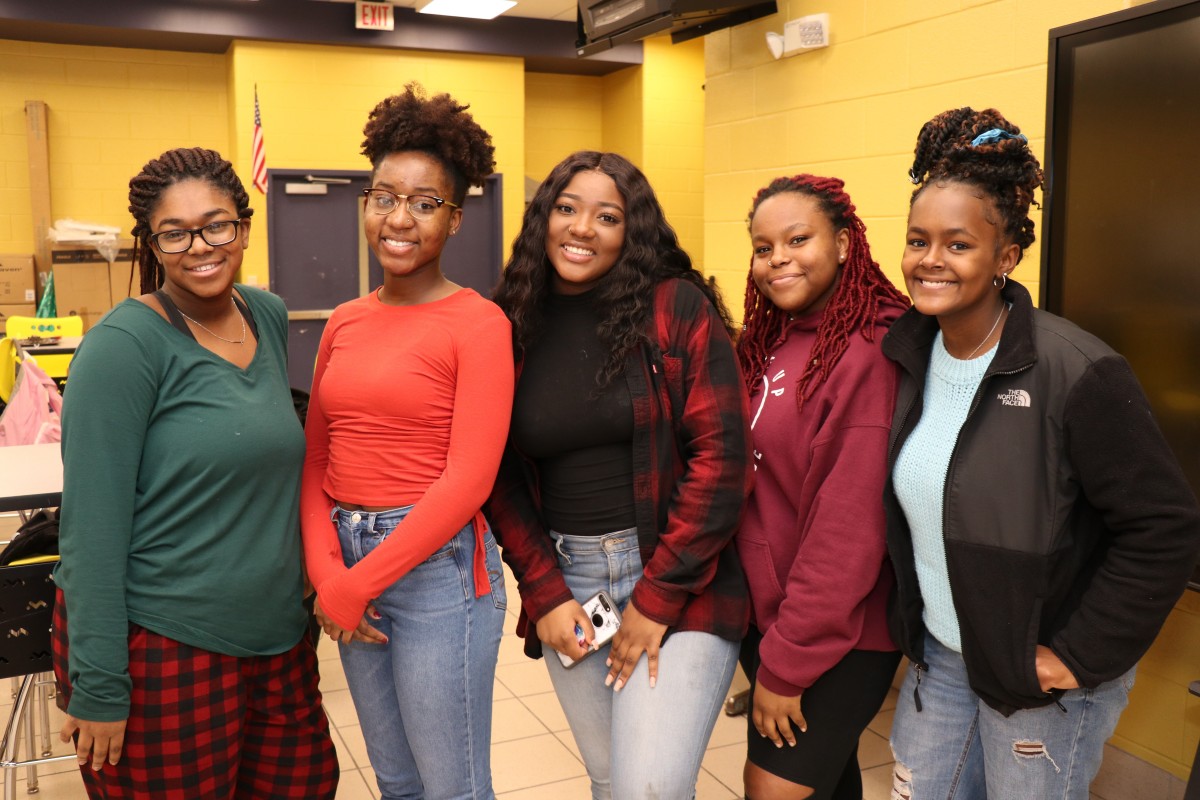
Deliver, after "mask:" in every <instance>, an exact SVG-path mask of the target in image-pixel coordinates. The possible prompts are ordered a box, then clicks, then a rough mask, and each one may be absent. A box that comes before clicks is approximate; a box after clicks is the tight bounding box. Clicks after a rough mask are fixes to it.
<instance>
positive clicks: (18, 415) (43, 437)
mask: <svg viewBox="0 0 1200 800" xmlns="http://www.w3.org/2000/svg"><path fill="white" fill-rule="evenodd" d="M62 406H63V399H62V395H61V394H59V392H58V387H57V386H55V384H54V381H53V380H51V378H50V376H48V375H47V374H46V373H45V372H44V371H43V370H42V368H41V367H39V366H38V365H37V363H36V362H34V361H33V359H26V360H25V361H22V362H21V367H20V370H19V371H18V372H17V380H16V383H15V384H13V391H12V396H11V397H9V399H8V406H7V407H6V408H5V409H4V414H3V415H0V446H11V445H21V444H45V443H49V442H57V441H61V440H62V423H61V419H62Z"/></svg>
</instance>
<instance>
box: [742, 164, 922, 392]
mask: <svg viewBox="0 0 1200 800" xmlns="http://www.w3.org/2000/svg"><path fill="white" fill-rule="evenodd" d="M783 192H796V193H797V194H802V195H807V196H809V197H812V198H813V199H815V200H816V201H817V204H818V205H819V207H820V208H821V210H822V211H823V212H824V213H825V214H826V215H828V217H829V220H830V222H832V223H833V229H834V231H840V230H842V229H846V230H847V231H849V233H850V249H849V252H848V253H847V255H846V263H845V264H844V265H843V266H842V268H841V269H842V275H841V279H840V281H839V282H838V286H837V288H836V289H835V290H834V293H833V296H832V297H831V298H830V299H829V304H828V305H827V306H826V307H825V313H824V315H823V316H822V317H821V322H820V323H819V324H818V325H817V341H816V342H815V343H814V344H813V350H812V358H811V359H809V362H808V364H807V365H806V366H805V368H804V372H803V373H801V375H800V377H799V379H797V381H796V406H797V408H800V407H802V406H803V405H804V399H805V398H806V397H808V396H810V395H811V394H812V393H813V392H814V391H816V388H817V387H818V386H819V385H820V384H822V383H824V382H825V379H826V378H827V377H829V372H830V371H831V370H832V369H833V368H834V366H835V365H837V362H838V360H839V359H840V358H841V357H842V354H843V353H844V352H846V346H847V344H848V342H849V339H850V335H851V334H852V333H854V332H855V331H859V332H861V333H862V336H863V338H864V339H866V340H867V341H872V340H874V338H875V321H876V319H877V318H878V315H879V304H880V303H884V304H891V305H895V306H897V307H899V308H902V309H903V308H907V307H908V305H909V301H908V298H906V297H905V296H904V295H903V294H901V293H900V292H899V291H897V289H896V287H895V286H893V285H892V282H891V281H889V280H888V279H887V276H886V275H884V274H883V272H882V271H881V270H880V269H879V264H877V263H876V262H875V261H874V259H872V258H871V248H870V246H869V245H868V244H867V235H866V231H867V226H866V225H864V224H863V221H862V220H861V219H859V217H858V215H857V214H855V213H854V203H852V202H851V201H850V195H848V194H846V190H845V184H843V183H842V181H841V180H839V179H837V178H822V177H818V176H815V175H796V176H795V177H791V178H776V179H775V180H773V181H771V183H770V184H769V185H768V186H766V187H765V188H763V189H761V190H759V192H758V194H757V195H756V196H755V198H754V205H753V207H752V208H751V209H750V217H749V219H750V221H753V220H754V214H755V212H756V211H758V207H759V206H760V205H761V204H762V202H763V201H764V200H766V199H767V198H768V197H774V196H775V195H777V194H782V193H783ZM742 320H743V324H742V335H741V336H740V337H739V338H738V343H737V354H738V361H739V362H740V363H741V366H742V373H743V374H744V375H745V378H746V388H747V389H748V390H749V391H753V390H754V387H755V386H757V385H758V382H759V380H761V379H762V376H763V374H764V373H765V372H766V369H767V363H768V361H769V360H770V357H771V351H772V349H774V347H775V345H776V344H777V343H778V342H779V337H780V336H781V335H782V333H783V329H784V326H785V325H786V324H787V322H788V315H787V313H786V312H784V311H781V310H780V309H779V308H778V307H777V306H776V305H775V304H774V303H772V302H771V301H770V300H768V299H767V298H766V297H764V296H763V294H762V293H761V292H760V291H759V290H758V287H757V286H756V285H755V284H754V277H753V274H750V275H748V276H747V278H746V308H745V315H744V316H743V318H742Z"/></svg>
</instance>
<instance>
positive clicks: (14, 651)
mask: <svg viewBox="0 0 1200 800" xmlns="http://www.w3.org/2000/svg"><path fill="white" fill-rule="evenodd" d="M57 563H58V562H57V560H54V561H48V562H42V563H36V564H26V565H23V566H15V567H0V678H20V687H19V688H18V689H17V692H16V698H15V699H14V701H13V710H12V713H11V714H10V715H9V718H8V723H7V724H6V725H5V726H4V734H3V738H0V769H2V770H4V795H3V797H4V800H14V798H15V797H16V789H17V774H16V772H15V770H16V769H19V768H20V767H26V768H28V770H29V786H28V788H29V791H30V792H31V793H32V792H36V791H37V765H38V764H47V763H50V762H52V761H64V760H66V759H68V758H70V759H74V758H75V755H74V754H73V753H71V754H68V755H64V756H54V757H48V754H49V734H50V732H49V715H48V713H47V711H46V702H47V700H46V697H47V687H48V686H50V685H53V682H54V681H53V678H52V676H51V675H49V674H48V673H50V671H51V670H52V669H53V666H52V663H51V656H50V621H51V619H52V618H53V615H54V579H53V578H52V577H51V573H52V572H53V570H54V566H55V564H57ZM34 696H38V697H39V698H40V699H41V702H40V703H35V701H34V700H33V698H34ZM39 709H40V710H41V712H42V731H43V744H42V750H41V754H40V757H38V753H37V750H36V748H37V745H36V742H35V741H34V740H35V738H36V733H35V727H34V718H33V713H34V712H35V711H36V710H39ZM22 722H24V723H25V735H26V739H27V741H28V753H29V758H27V759H26V760H24V761H19V760H17V749H18V745H19V742H20V730H21V723H22Z"/></svg>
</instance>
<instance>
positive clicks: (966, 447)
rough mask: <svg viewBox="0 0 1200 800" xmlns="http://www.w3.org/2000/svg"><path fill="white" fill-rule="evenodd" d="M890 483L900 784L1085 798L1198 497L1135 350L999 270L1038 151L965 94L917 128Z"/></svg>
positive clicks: (1185, 557) (891, 351)
mask: <svg viewBox="0 0 1200 800" xmlns="http://www.w3.org/2000/svg"><path fill="white" fill-rule="evenodd" d="M911 178H912V180H913V182H914V183H916V184H917V189H916V191H915V192H914V193H913V200H912V206H911V209H910V211H909V219H908V233H907V245H906V247H905V251H904V258H903V262H902V270H903V273H904V279H905V283H906V286H907V289H908V292H909V294H910V295H911V297H912V300H913V308H912V309H910V310H909V311H908V312H907V313H906V314H905V315H904V316H903V317H901V318H900V319H899V320H897V321H896V323H895V324H894V325H893V326H892V328H891V330H890V332H889V333H888V335H887V337H886V338H885V340H884V353H885V354H886V355H887V356H888V357H890V358H892V359H893V360H894V361H896V362H897V363H898V364H899V365H900V366H901V368H902V377H901V383H900V394H899V398H898V400H897V404H896V417H895V419H894V420H893V426H892V442H891V445H890V447H889V465H890V471H891V476H890V477H891V479H890V481H889V484H888V488H887V490H886V492H885V502H886V504H887V512H888V548H889V551H890V554H891V558H892V561H893V563H894V565H895V568H896V573H897V597H896V598H895V602H893V603H892V607H891V614H890V617H891V620H890V622H891V628H892V635H893V637H894V638H895V640H896V643H897V644H898V645H899V646H900V647H901V649H902V650H903V651H904V652H905V654H906V655H907V656H908V657H909V659H910V660H911V661H912V663H913V668H912V669H911V670H910V671H909V674H908V676H907V678H906V681H905V686H904V688H903V689H902V690H901V692H900V701H899V706H898V708H897V711H896V717H895V722H894V725H893V729H892V747H893V750H894V751H895V754H896V766H895V796H897V797H903V798H912V799H913V800H924V799H925V798H938V800H944V799H945V798H949V797H954V798H966V799H968V800H969V799H970V798H980V799H982V798H985V797H986V798H988V800H998V799H1005V798H1013V799H1014V800H1016V799H1017V798H1021V799H1023V800H1025V799H1027V798H1046V799H1048V798H1081V799H1085V798H1087V796H1088V786H1089V784H1090V783H1091V780H1092V778H1093V777H1094V776H1095V774H1096V772H1097V770H1098V769H1099V766H1100V759H1101V756H1102V753H1103V746H1104V742H1105V741H1106V740H1107V739H1108V738H1109V736H1110V735H1111V734H1112V732H1113V729H1114V728H1115V727H1116V724H1117V719H1118V718H1119V716H1120V714H1121V711H1122V710H1123V709H1124V707H1125V705H1126V702H1127V699H1128V693H1129V689H1130V688H1131V687H1132V685H1133V675H1134V666H1135V664H1136V663H1137V661H1138V659H1139V658H1140V657H1141V656H1142V654H1143V653H1144V652H1145V651H1146V650H1147V649H1148V648H1149V646H1150V644H1151V643H1152V642H1153V640H1154V637H1155V635H1156V634H1157V632H1158V629H1159V628H1160V627H1161V625H1162V623H1163V621H1164V620H1165V619H1166V616H1167V614H1168V613H1169V612H1170V610H1171V608H1172V606H1173V605H1174V603H1175V601H1176V600H1177V599H1178V597H1179V595H1180V593H1181V592H1182V591H1183V588H1184V586H1185V584H1186V582H1187V578H1188V575H1189V573H1190V571H1191V565H1192V564H1193V563H1194V561H1195V555H1196V547H1197V544H1198V540H1200V509H1198V508H1197V504H1196V498H1195V496H1194V495H1193V493H1192V491H1191V489H1190V488H1189V486H1188V484H1187V481H1186V479H1185V478H1184V475H1183V473H1182V471H1181V470H1180V468H1179V465H1178V464H1177V462H1176V461H1175V458H1174V456H1173V455H1172V453H1171V451H1170V449H1169V448H1168V446H1167V444H1166V442H1165V441H1164V439H1163V437H1162V435H1161V433H1160V432H1159V430H1158V427H1157V425H1156V424H1155V422H1154V419H1153V417H1152V415H1151V413H1150V408H1149V405H1148V403H1147V401H1146V397H1145V395H1144V394H1143V392H1142V390H1141V388H1140V387H1139V386H1138V383H1137V380H1136V379H1135V378H1134V376H1133V373H1132V372H1131V370H1130V368H1129V365H1128V364H1127V363H1126V361H1125V360H1124V359H1123V358H1121V356H1120V355H1118V354H1117V353H1115V352H1114V351H1113V350H1112V349H1111V348H1109V347H1108V346H1107V345H1105V344H1104V343H1103V342H1101V341H1099V340H1098V339H1096V338H1095V337H1094V336H1091V335H1090V334H1088V333H1086V332H1084V331H1082V330H1080V329H1079V328H1077V327H1076V326H1074V325H1072V324H1071V323H1069V322H1067V321H1065V320H1063V319H1061V318H1059V317H1055V316H1054V315H1052V314H1048V313H1046V312H1043V311H1039V310H1037V309H1035V308H1033V304H1032V301H1031V299H1030V297H1029V293H1028V292H1027V291H1026V290H1025V289H1024V288H1023V287H1022V286H1020V285H1019V284H1017V283H1016V282H1014V281H1012V280H1011V279H1010V278H1009V275H1010V273H1011V272H1012V271H1013V269H1014V268H1015V267H1016V266H1017V263H1018V262H1019V261H1020V260H1021V256H1022V254H1023V253H1024V252H1025V250H1026V248H1028V247H1029V245H1031V244H1032V243H1033V239H1034V236H1033V221H1032V220H1030V219H1029V216H1028V212H1029V205H1030V202H1031V201H1032V199H1033V193H1034V191H1035V190H1036V189H1038V188H1039V187H1040V186H1041V183H1042V172H1041V169H1040V166H1039V164H1038V161H1037V159H1036V157H1035V156H1034V155H1033V153H1032V152H1031V151H1030V150H1029V147H1028V144H1027V141H1026V138H1025V136H1023V135H1022V134H1021V133H1020V129H1019V128H1017V127H1016V126H1015V125H1013V124H1012V123H1010V122H1009V121H1008V120H1006V119H1004V117H1003V116H1001V115H1000V114H999V112H997V111H995V110H991V109H989V110H987V111H981V112H977V111H975V110H973V109H970V108H961V109H956V110H953V111H947V112H945V113H943V114H940V115H938V116H937V117H935V118H934V119H932V120H930V121H929V122H928V123H926V124H925V126H924V127H923V128H922V129H921V133H920V135H919V137H918V139H917V147H916V160H915V162H914V164H913V168H912V171H911Z"/></svg>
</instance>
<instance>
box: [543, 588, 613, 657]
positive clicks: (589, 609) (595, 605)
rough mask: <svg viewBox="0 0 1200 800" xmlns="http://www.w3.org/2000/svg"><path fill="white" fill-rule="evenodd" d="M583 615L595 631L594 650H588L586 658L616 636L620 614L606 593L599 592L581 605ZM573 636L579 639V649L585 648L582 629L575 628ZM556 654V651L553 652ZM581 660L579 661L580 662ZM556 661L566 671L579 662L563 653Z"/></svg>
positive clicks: (559, 654) (585, 643)
mask: <svg viewBox="0 0 1200 800" xmlns="http://www.w3.org/2000/svg"><path fill="white" fill-rule="evenodd" d="M583 613H585V614H587V615H588V617H589V618H590V619H591V620H592V628H594V629H595V631H596V638H595V640H594V644H595V649H588V651H587V654H586V655H584V657H583V658H587V657H588V656H590V655H591V654H592V653H594V652H596V649H599V648H600V647H601V646H603V645H606V644H608V643H609V642H610V641H611V640H612V638H613V637H614V636H616V634H617V629H618V628H620V627H621V612H620V610H619V609H618V608H617V604H616V603H614V602H613V599H612V598H611V597H609V596H608V592H604V591H600V592H596V593H595V594H594V595H592V596H591V597H590V598H589V599H588V600H587V601H586V602H585V603H584V604H583ZM575 636H576V637H578V639H579V646H580V647H584V648H586V647H587V641H586V640H585V639H584V638H583V628H581V627H579V626H578V625H576V626H575ZM555 652H556V653H558V651H557V650H556V651H555ZM583 658H581V659H579V661H582V660H583ZM558 660H559V661H560V662H562V665H563V666H564V667H566V668H567V669H570V668H571V667H573V666H575V665H576V664H578V663H579V661H574V660H572V659H571V657H570V656H568V655H565V654H563V653H558Z"/></svg>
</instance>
